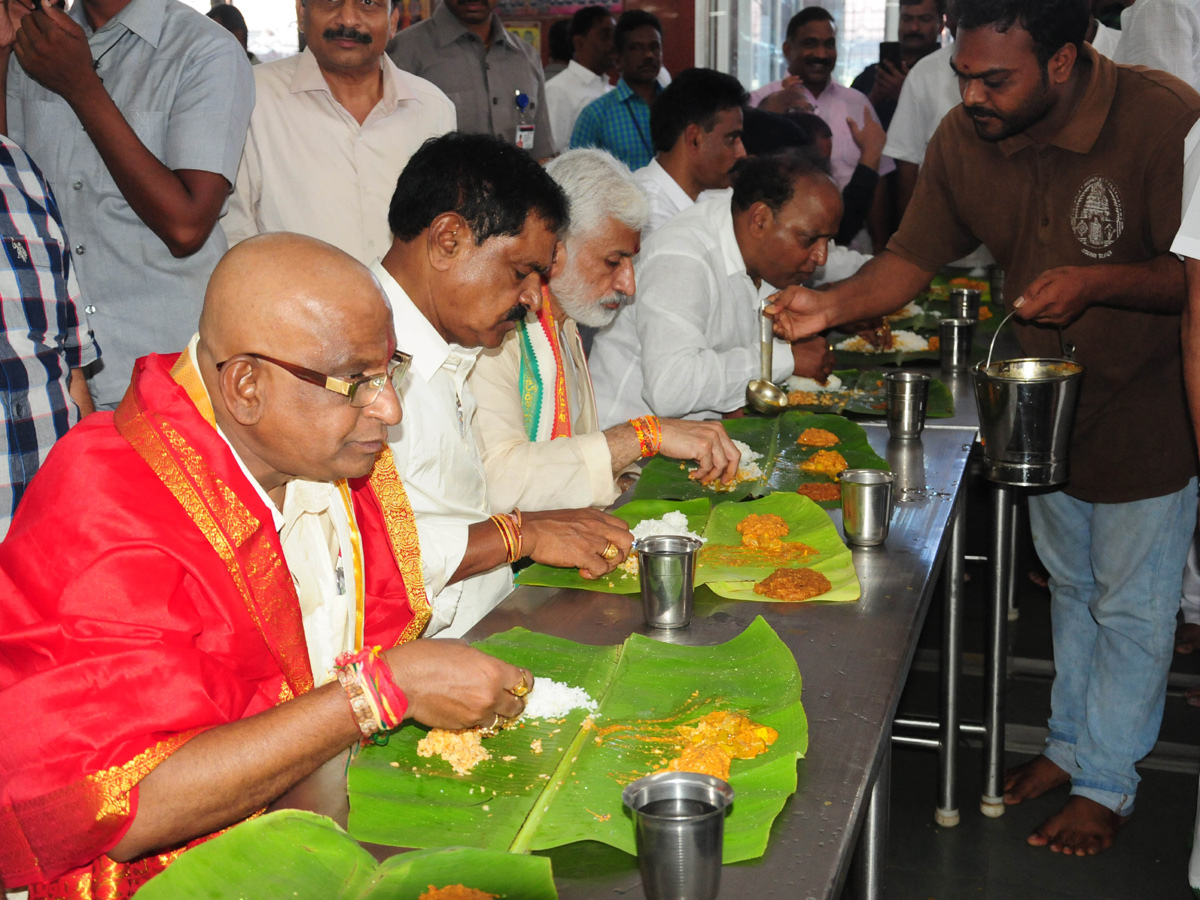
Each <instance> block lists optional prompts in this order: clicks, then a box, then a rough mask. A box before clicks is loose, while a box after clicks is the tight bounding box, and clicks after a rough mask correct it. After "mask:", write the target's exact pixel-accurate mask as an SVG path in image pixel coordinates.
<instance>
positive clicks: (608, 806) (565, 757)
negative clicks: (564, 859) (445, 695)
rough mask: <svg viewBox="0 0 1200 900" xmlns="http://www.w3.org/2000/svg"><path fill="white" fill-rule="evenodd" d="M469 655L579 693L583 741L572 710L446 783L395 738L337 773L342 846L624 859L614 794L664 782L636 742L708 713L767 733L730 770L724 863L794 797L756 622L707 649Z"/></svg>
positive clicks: (791, 671)
mask: <svg viewBox="0 0 1200 900" xmlns="http://www.w3.org/2000/svg"><path fill="white" fill-rule="evenodd" d="M475 646H477V647H479V648H480V649H481V650H484V651H486V652H488V653H491V654H493V655H495V656H498V657H500V658H501V659H504V660H506V661H508V662H512V663H517V664H520V665H524V666H528V667H530V668H531V669H532V670H533V673H534V675H535V676H536V677H540V678H550V679H553V680H555V681H560V682H566V683H568V684H571V685H574V686H577V687H582V688H584V689H585V690H587V692H588V693H589V694H590V695H591V696H592V697H593V698H594V699H595V700H596V701H597V702H598V704H599V713H598V714H597V716H596V718H595V728H590V727H585V726H584V720H585V715H584V712H583V711H582V710H576V711H574V712H573V713H571V714H569V715H567V716H566V717H565V718H564V719H559V720H555V721H550V720H542V721H524V722H522V724H521V725H520V726H518V727H516V728H512V729H509V730H506V731H502V732H501V733H500V734H498V735H497V736H496V737H494V738H491V739H489V740H488V741H487V742H486V743H485V747H486V748H487V749H488V750H489V751H490V752H491V754H492V759H490V760H487V761H484V762H481V763H480V764H479V765H478V766H476V767H475V769H473V770H472V771H471V773H470V774H469V775H456V774H455V773H454V772H453V770H452V769H451V767H450V765H449V764H448V763H446V762H443V761H442V760H441V759H438V758H436V757H435V758H432V759H422V758H421V757H419V756H417V753H416V746H417V741H418V740H419V739H420V738H421V737H423V736H424V734H425V729H424V728H422V727H420V726H415V725H409V726H405V727H403V728H401V729H399V730H398V731H396V732H394V733H393V734H392V735H391V739H390V741H389V742H388V744H387V745H386V746H382V747H379V746H369V747H367V748H366V749H364V750H363V751H362V752H361V753H360V754H359V755H358V757H357V758H356V759H355V761H354V763H353V764H352V765H351V766H350V770H349V790H350V825H349V830H350V834H352V835H353V836H354V837H355V838H357V839H359V840H362V841H370V842H373V843H378V844H389V845H392V846H400V847H422V848H424V847H437V846H442V845H446V844H455V845H470V846H478V847H484V848H490V849H504V850H509V851H511V852H528V851H532V850H544V849H549V848H552V847H559V846H563V845H565V844H570V843H574V842H576V841H599V842H602V843H605V844H608V845H610V846H612V847H616V848H618V849H619V850H623V851H625V852H626V853H630V854H633V853H635V852H636V846H635V842H634V828H633V821H632V819H631V818H630V816H629V814H628V812H627V811H626V810H625V809H624V807H623V805H622V803H621V790H622V789H623V787H624V786H625V785H626V784H629V783H630V782H632V781H634V780H635V779H637V778H639V777H641V776H642V775H645V774H647V773H649V772H651V771H654V770H657V769H661V768H665V762H666V760H667V759H669V758H670V757H669V754H670V749H669V743H662V742H656V741H653V740H648V738H653V737H656V736H657V737H662V736H665V735H669V734H671V733H672V730H673V728H674V726H676V725H681V724H687V723H692V722H694V721H695V720H697V719H698V718H699V717H700V716H702V715H704V714H706V713H708V712H711V711H712V710H714V709H718V708H720V709H736V710H741V711H743V712H744V713H745V714H746V715H748V716H750V717H751V718H752V719H754V720H755V721H756V722H761V723H763V724H766V725H770V726H771V727H772V728H775V729H776V730H777V731H778V732H779V739H778V740H777V741H776V742H775V744H774V745H773V746H772V747H771V748H770V749H769V750H768V751H767V752H766V753H764V754H763V755H761V756H759V757H757V758H755V759H752V760H734V762H733V766H732V769H731V774H730V779H729V780H730V784H732V786H733V789H734V791H735V792H736V798H735V800H734V803H733V806H732V809H731V811H730V814H729V816H728V818H727V819H726V823H725V851H724V860H725V862H736V861H738V860H743V859H752V858H755V857H757V856H761V855H762V853H763V852H764V850H765V849H766V845H767V840H768V837H769V835H770V830H771V823H772V821H774V819H775V817H776V816H777V815H778V814H779V811H780V810H781V809H782V808H783V804H784V802H785V800H786V799H787V797H788V796H789V795H790V794H792V793H793V792H794V791H795V790H796V760H797V759H798V758H799V757H801V756H803V755H804V752H805V751H806V750H807V748H808V724H807V721H806V719H805V717H804V710H803V707H802V706H801V703H800V689H801V680H800V672H799V671H798V669H797V668H796V659H795V657H794V656H793V655H792V652H791V651H790V650H789V649H788V648H787V646H786V645H785V644H784V643H783V642H782V641H780V640H779V637H778V636H777V635H776V634H775V632H774V631H773V630H772V629H771V627H770V626H769V625H767V623H766V622H765V621H763V619H762V618H761V617H759V618H757V619H755V621H754V622H753V623H752V624H751V625H750V626H749V627H748V628H746V630H745V631H743V632H742V633H741V634H740V635H738V636H737V637H736V638H734V639H733V640H731V641H728V642H727V643H725V644H721V645H719V646H716V647H685V646H679V645H674V644H665V643H660V642H658V641H654V640H651V639H650V638H646V637H642V636H641V635H636V634H635V635H631V636H630V637H629V638H628V639H627V640H626V641H625V642H624V643H623V644H619V645H617V646H613V647H594V646H588V645H584V644H576V643H573V642H571V641H567V640H563V639H561V638H555V637H551V636H548V635H542V634H535V633H533V632H529V631H526V630H525V629H523V628H515V629H512V630H511V631H507V632H504V633H503V634H498V635H493V636H492V637H490V638H487V639H486V640H484V641H480V642H479V643H477V644H476V645H475ZM534 739H539V740H541V747H542V752H541V753H540V754H539V753H535V752H533V749H532V747H531V744H532V741H533V740H534ZM598 739H599V740H598ZM664 748H666V749H664ZM656 751H657V752H656ZM505 757H513V758H512V759H507V760H506V759H505Z"/></svg>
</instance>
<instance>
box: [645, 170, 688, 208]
mask: <svg viewBox="0 0 1200 900" xmlns="http://www.w3.org/2000/svg"><path fill="white" fill-rule="evenodd" d="M646 177H647V178H649V179H650V180H651V181H653V182H654V184H655V186H656V187H658V188H659V189H660V190H661V191H662V192H663V193H664V194H666V195H667V199H669V200H670V201H671V205H672V206H674V207H675V211H676V212H680V211H681V210H685V209H687V208H688V207H689V206H691V205H692V204H693V203H695V201H694V200H693V199H692V198H691V197H689V196H688V192H687V191H685V190H684V189H683V188H681V187H680V186H679V182H678V181H676V180H675V179H674V178H672V177H671V173H670V172H668V171H667V170H666V169H664V168H663V167H662V166H661V165H659V162H658V160H657V159H653V160H651V161H650V165H648V166H646Z"/></svg>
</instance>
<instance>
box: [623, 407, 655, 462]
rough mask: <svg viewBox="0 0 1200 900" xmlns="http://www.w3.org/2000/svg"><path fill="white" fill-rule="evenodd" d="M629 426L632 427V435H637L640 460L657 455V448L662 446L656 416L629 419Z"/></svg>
mask: <svg viewBox="0 0 1200 900" xmlns="http://www.w3.org/2000/svg"><path fill="white" fill-rule="evenodd" d="M629 424H630V425H632V426H633V433H634V434H636V435H637V439H638V446H639V447H640V448H641V452H642V459H645V458H646V457H647V456H654V454H656V453H658V448H659V447H661V446H662V425H661V424H659V421H658V416H641V417H640V418H637V419H630V420H629Z"/></svg>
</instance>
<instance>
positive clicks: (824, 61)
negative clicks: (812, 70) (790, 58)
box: [804, 56, 833, 69]
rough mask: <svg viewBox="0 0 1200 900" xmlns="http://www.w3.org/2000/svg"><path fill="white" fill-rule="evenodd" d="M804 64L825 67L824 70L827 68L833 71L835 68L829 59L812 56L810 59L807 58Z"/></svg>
mask: <svg viewBox="0 0 1200 900" xmlns="http://www.w3.org/2000/svg"><path fill="white" fill-rule="evenodd" d="M804 64H805V65H806V66H823V67H824V68H826V69H832V68H833V63H831V62H830V61H829V60H827V59H817V58H816V57H812V56H809V57H807V58H806V59H805V60H804Z"/></svg>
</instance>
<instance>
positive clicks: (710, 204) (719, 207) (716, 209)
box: [703, 198, 750, 278]
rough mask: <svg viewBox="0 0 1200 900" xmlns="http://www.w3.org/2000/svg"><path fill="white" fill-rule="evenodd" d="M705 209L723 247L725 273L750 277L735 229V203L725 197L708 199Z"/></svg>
mask: <svg viewBox="0 0 1200 900" xmlns="http://www.w3.org/2000/svg"><path fill="white" fill-rule="evenodd" d="M703 205H704V207H705V209H707V210H708V215H709V217H710V218H711V221H712V223H713V233H714V234H715V235H716V236H717V242H718V244H719V246H720V247H721V256H722V257H724V259H725V274H726V275H729V276H731V277H732V276H734V275H738V274H742V275H745V276H746V277H747V278H749V277H750V273H749V272H747V271H746V260H745V259H744V258H743V257H742V248H741V247H739V246H738V242H737V235H736V234H735V233H734V230H733V203H732V201H729V200H725V199H723V198H717V199H714V200H711V201H706V202H705V203H704V204H703Z"/></svg>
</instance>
